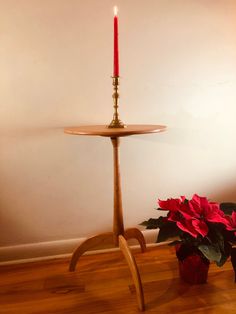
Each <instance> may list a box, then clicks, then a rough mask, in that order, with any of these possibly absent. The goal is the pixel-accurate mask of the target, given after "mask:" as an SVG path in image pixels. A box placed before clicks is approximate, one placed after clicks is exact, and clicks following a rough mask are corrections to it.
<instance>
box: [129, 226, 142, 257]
mask: <svg viewBox="0 0 236 314" xmlns="http://www.w3.org/2000/svg"><path fill="white" fill-rule="evenodd" d="M124 236H125V238H126V240H129V239H136V240H138V242H139V244H140V247H141V251H142V252H145V251H146V242H145V239H144V236H143V234H142V232H141V231H140V230H139V229H138V228H129V229H126V230H125V234H124Z"/></svg>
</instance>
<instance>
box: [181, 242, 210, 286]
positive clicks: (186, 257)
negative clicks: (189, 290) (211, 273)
mask: <svg viewBox="0 0 236 314" xmlns="http://www.w3.org/2000/svg"><path fill="white" fill-rule="evenodd" d="M176 256H177V258H178V261H179V275H180V278H181V279H182V280H183V281H185V282H187V283H190V284H202V283H206V282H207V278H208V270H209V265H210V262H209V260H208V259H206V258H205V257H204V256H203V255H202V253H201V252H200V251H199V250H198V249H197V248H195V247H190V246H185V245H178V246H176Z"/></svg>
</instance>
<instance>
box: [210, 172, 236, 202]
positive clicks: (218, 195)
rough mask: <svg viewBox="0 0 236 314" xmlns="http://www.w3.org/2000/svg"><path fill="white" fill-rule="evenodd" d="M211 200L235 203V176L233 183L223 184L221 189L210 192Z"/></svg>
mask: <svg viewBox="0 0 236 314" xmlns="http://www.w3.org/2000/svg"><path fill="white" fill-rule="evenodd" d="M212 195H213V197H212V200H214V201H216V202H219V203H223V202H233V203H236V178H235V184H232V183H231V184H230V185H224V186H222V189H221V190H218V191H215V192H214V193H212Z"/></svg>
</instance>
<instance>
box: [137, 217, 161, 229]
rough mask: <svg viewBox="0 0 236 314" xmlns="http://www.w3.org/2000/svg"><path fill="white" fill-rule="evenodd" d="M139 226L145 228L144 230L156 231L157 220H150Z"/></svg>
mask: <svg viewBox="0 0 236 314" xmlns="http://www.w3.org/2000/svg"><path fill="white" fill-rule="evenodd" d="M140 225H141V226H145V227H146V229H157V228H159V218H150V219H148V220H146V221H143V222H142V223H141V224H140Z"/></svg>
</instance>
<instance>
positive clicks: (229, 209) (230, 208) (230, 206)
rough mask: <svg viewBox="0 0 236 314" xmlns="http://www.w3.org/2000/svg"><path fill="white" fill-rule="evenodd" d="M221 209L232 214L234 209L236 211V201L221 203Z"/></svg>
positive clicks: (227, 213) (226, 213)
mask: <svg viewBox="0 0 236 314" xmlns="http://www.w3.org/2000/svg"><path fill="white" fill-rule="evenodd" d="M220 209H221V210H222V211H223V212H224V213H225V215H231V214H232V212H233V211H236V203H230V202H225V203H221V204H220Z"/></svg>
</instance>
